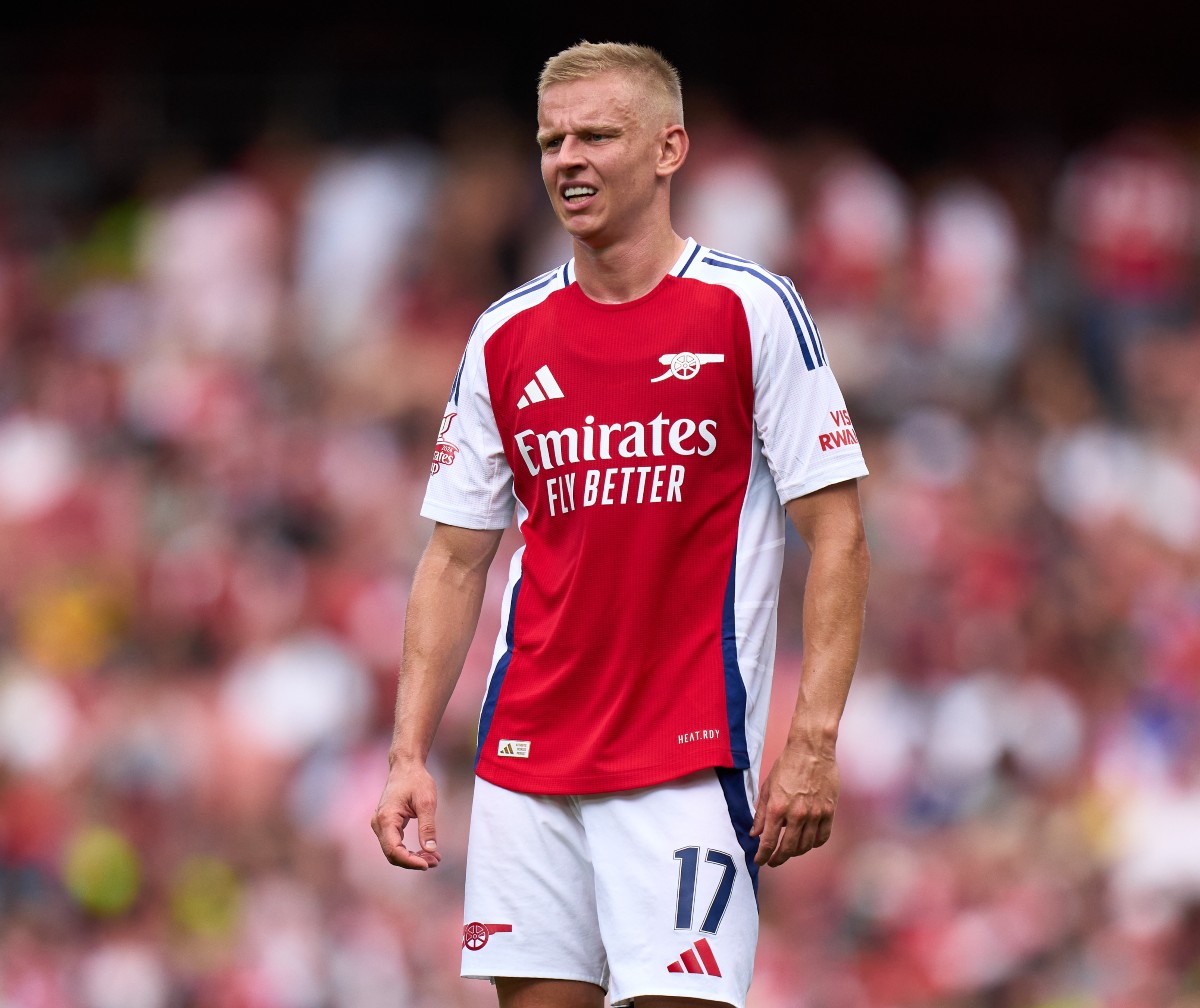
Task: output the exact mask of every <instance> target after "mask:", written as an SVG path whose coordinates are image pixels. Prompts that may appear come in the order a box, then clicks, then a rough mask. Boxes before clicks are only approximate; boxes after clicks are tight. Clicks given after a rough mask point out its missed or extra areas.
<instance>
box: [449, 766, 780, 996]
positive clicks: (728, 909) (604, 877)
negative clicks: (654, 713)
mask: <svg viewBox="0 0 1200 1008" xmlns="http://www.w3.org/2000/svg"><path fill="white" fill-rule="evenodd" d="M747 777H748V775H747V773H746V772H744V771H741V770H724V769H717V770H704V771H701V772H699V773H696V774H692V775H690V776H688V777H683V778H681V779H679V780H676V781H670V782H668V783H666V784H662V785H659V786H656V787H651V788H643V789H640V790H637V791H620V792H612V793H609V794H600V795H579V796H561V795H529V794H521V793H518V792H515V791H506V790H505V789H503V788H499V787H496V786H495V785H493V784H489V783H488V782H487V781H485V780H481V779H478V778H477V779H476V781H475V797H474V802H473V807H472V812H471V831H470V838H469V841H468V848H467V878H466V905H465V908H464V926H463V949H462V975H463V976H464V977H476V978H480V979H494V978H496V977H545V978H550V979H564V980H584V981H587V982H588V983H593V984H596V985H597V986H599V987H602V988H604V990H606V991H607V992H608V993H609V996H610V999H611V1001H612V1003H613V1004H614V1005H619V1004H621V1003H623V1002H628V1001H629V1000H630V999H632V998H634V997H643V996H647V995H651V994H659V995H676V996H680V997H692V998H702V999H707V1000H710V1001H726V1002H728V1003H729V1004H731V1005H735V1006H736V1008H743V1006H744V1005H745V1003H746V992H747V990H748V989H749V986H750V977H751V973H752V972H753V967H754V953H755V948H756V945H757V942H758V899H757V894H756V886H757V875H758V870H757V867H756V866H755V865H754V863H753V852H754V850H755V849H756V848H757V840H755V839H753V838H751V837H750V835H749V829H750V825H751V822H752V821H753V815H752V812H751V806H750V798H749V793H748V789H747Z"/></svg>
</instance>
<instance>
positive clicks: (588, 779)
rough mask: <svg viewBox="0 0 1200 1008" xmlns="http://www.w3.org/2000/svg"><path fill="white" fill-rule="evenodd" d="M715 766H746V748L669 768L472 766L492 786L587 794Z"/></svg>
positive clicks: (659, 781)
mask: <svg viewBox="0 0 1200 1008" xmlns="http://www.w3.org/2000/svg"><path fill="white" fill-rule="evenodd" d="M715 767H724V768H725V769H729V770H747V769H749V768H750V757H749V755H748V754H747V753H746V752H743V751H741V750H738V751H736V752H733V753H729V752H724V753H715V754H713V755H711V756H703V755H698V756H697V757H696V758H695V759H694V760H692V761H689V762H688V763H686V764H679V765H677V766H675V767H672V768H670V769H669V770H668V769H663V768H661V767H654V768H652V769H650V768H647V769H643V770H640V771H625V772H622V773H613V774H588V775H586V776H582V775H571V776H557V775H556V776H553V777H545V778H538V779H535V778H533V777H531V776H530V775H529V774H516V773H504V772H497V770H496V768H495V767H494V766H492V765H490V764H480V765H477V766H476V767H475V775H476V776H477V777H480V778H482V779H483V780H485V781H487V782H488V783H489V784H495V785H496V787H501V788H504V789H505V790H506V791H517V792H519V793H521V794H535V795H590V794H607V793H609V792H612V791H636V790H638V789H640V788H647V787H656V786H657V785H659V784H666V783H668V782H669V781H673V780H678V779H679V778H680V777H687V776H688V775H689V774H694V773H696V772H697V771H699V770H708V769H712V768H715Z"/></svg>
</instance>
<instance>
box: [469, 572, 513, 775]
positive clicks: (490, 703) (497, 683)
mask: <svg viewBox="0 0 1200 1008" xmlns="http://www.w3.org/2000/svg"><path fill="white" fill-rule="evenodd" d="M520 590H521V579H520V578H517V583H516V584H514V585H513V589H512V597H511V598H509V600H508V627H507V628H506V630H505V632H504V642H505V643H506V644H507V645H508V646H507V648H506V649H505V651H504V654H503V655H501V656H500V660H499V661H498V662H496V668H495V669H494V670H493V671H492V676H491V678H490V679H489V680H488V688H487V696H485V697H484V698H483V710H482V711H481V712H480V714H479V736H478V739H477V741H476V743H475V765H476V766H478V765H479V757H480V755H481V754H482V753H483V742H484V739H486V738H487V735H488V731H490V730H491V727H492V717H493V716H494V715H495V713H496V703H497V701H498V700H499V699H500V688H501V687H502V686H503V685H504V676H505V674H506V673H507V672H508V666H509V663H510V662H511V661H512V656H513V624H514V623H515V621H516V618H517V593H518V592H519V591H520Z"/></svg>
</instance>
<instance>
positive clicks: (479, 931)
mask: <svg viewBox="0 0 1200 1008" xmlns="http://www.w3.org/2000/svg"><path fill="white" fill-rule="evenodd" d="M512 929H513V926H512V925H511V924H481V923H480V922H479V921H471V923H470V924H464V925H463V948H465V949H470V950H471V951H472V952H478V951H479V950H480V949H481V948H483V946H484V945H486V944H487V943H488V939H489V938H490V937H491V936H492V935H494V934H500V933H501V932H507V931H511V930H512Z"/></svg>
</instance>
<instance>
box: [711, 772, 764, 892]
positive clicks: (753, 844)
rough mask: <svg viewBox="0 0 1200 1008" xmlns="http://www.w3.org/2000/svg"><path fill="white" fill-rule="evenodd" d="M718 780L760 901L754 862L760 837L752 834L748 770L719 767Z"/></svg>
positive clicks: (756, 866)
mask: <svg viewBox="0 0 1200 1008" xmlns="http://www.w3.org/2000/svg"><path fill="white" fill-rule="evenodd" d="M716 771H717V780H718V781H720V784H721V790H722V791H723V792H724V793H725V805H726V807H727V808H728V809H729V821H730V822H731V823H733V832H734V834H735V835H736V836H737V841H738V846H740V847H741V848H742V852H743V853H744V854H745V855H746V871H747V872H748V873H749V874H750V882H751V884H752V885H753V886H754V899H755V902H757V901H758V865H756V864H755V863H754V855H755V854H757V853H758V837H752V836H751V835H750V827H751V826H753V825H754V810H753V809H751V808H750V802H749V800H748V799H747V798H746V772H745V771H744V770H731V769H730V768H729V767H717V768H716Z"/></svg>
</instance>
